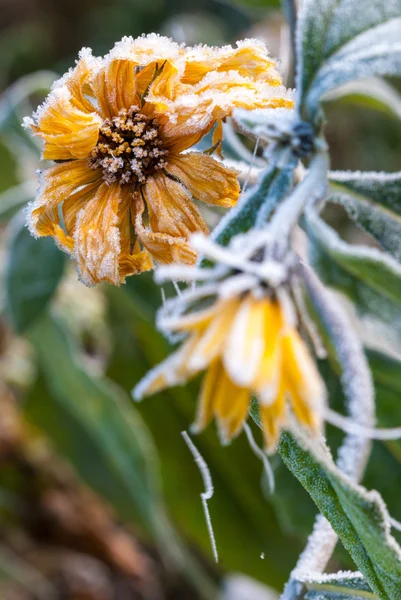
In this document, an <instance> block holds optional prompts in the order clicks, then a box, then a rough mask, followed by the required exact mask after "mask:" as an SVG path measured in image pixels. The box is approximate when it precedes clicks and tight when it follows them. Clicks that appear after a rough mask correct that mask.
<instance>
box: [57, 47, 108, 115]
mask: <svg viewBox="0 0 401 600" xmlns="http://www.w3.org/2000/svg"><path fill="white" fill-rule="evenodd" d="M100 65H101V60H100V59H99V58H96V57H94V56H92V51H91V49H90V48H82V50H81V51H80V52H79V58H78V61H77V64H76V66H75V67H74V68H72V69H70V70H69V71H68V72H67V73H66V74H65V75H64V76H63V77H62V78H61V79H59V80H58V81H56V82H55V83H54V84H53V89H56V88H58V87H62V86H65V87H67V89H68V90H69V92H70V93H71V103H72V104H73V105H74V106H76V108H77V109H78V110H81V111H83V112H88V113H91V112H94V110H95V105H94V103H93V102H92V101H91V100H92V99H93V91H92V88H91V80H92V77H93V75H94V74H95V73H96V71H97V70H98V69H99V68H100Z"/></svg>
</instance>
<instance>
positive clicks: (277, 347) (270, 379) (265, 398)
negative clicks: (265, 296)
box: [252, 302, 284, 405]
mask: <svg viewBox="0 0 401 600" xmlns="http://www.w3.org/2000/svg"><path fill="white" fill-rule="evenodd" d="M283 325H284V321H283V316H282V313H281V309H280V305H279V304H278V302H266V303H265V315H264V350H263V356H262V360H261V363H260V366H259V369H258V373H257V374H256V377H255V379H254V380H253V382H252V389H253V390H255V392H256V393H257V396H258V398H259V401H260V402H261V404H266V405H270V404H271V403H272V402H275V400H276V398H277V394H278V393H279V385H280V380H281V365H282V348H281V331H282V328H283Z"/></svg>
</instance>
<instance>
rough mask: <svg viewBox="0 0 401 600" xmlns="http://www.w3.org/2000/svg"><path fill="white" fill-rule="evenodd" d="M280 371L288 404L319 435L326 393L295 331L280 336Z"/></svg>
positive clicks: (303, 344) (313, 364) (306, 350)
mask: <svg viewBox="0 0 401 600" xmlns="http://www.w3.org/2000/svg"><path fill="white" fill-rule="evenodd" d="M282 348H283V369H284V378H285V381H286V384H287V389H288V391H289V392H290V394H291V404H292V407H293V409H294V412H295V414H296V416H297V417H298V419H299V420H300V421H301V422H302V423H305V424H306V425H308V426H310V427H312V428H313V429H316V430H317V431H319V430H320V429H321V426H322V423H321V421H322V414H323V408H324V405H325V402H326V391H325V387H324V384H323V382H322V379H321V377H320V375H319V372H318V370H317V367H316V365H315V363H314V362H313V360H312V358H311V356H310V354H309V351H308V349H307V347H306V345H305V342H304V341H303V340H302V339H301V337H300V335H299V333H298V332H297V331H295V330H293V331H290V332H289V333H287V334H286V335H284V336H283V339H282Z"/></svg>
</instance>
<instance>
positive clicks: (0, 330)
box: [0, 0, 401, 600]
mask: <svg viewBox="0 0 401 600" xmlns="http://www.w3.org/2000/svg"><path fill="white" fill-rule="evenodd" d="M0 9H1V23H0V42H1V52H0V89H1V97H0V227H1V243H0V252H1V259H0V260H1V264H0V268H1V282H0V298H1V316H0V597H1V598H2V599H3V598H4V599H5V600H31V599H33V598H36V599H53V598H54V599H59V598H60V599H64V598H65V599H78V600H79V599H81V600H91V599H93V600H130V599H144V600H145V599H151V600H162V599H166V600H167V599H175V600H184V599H190V598H191V599H192V598H193V599H197V598H206V599H208V600H212V599H213V598H214V597H215V594H216V593H217V590H220V591H219V592H218V593H219V594H220V596H219V597H221V598H224V599H225V600H241V599H242V600H244V599H245V600H248V599H249V600H251V599H252V600H253V599H255V600H258V598H259V597H260V599H261V600H263V599H265V600H268V599H269V598H275V597H278V596H277V590H281V589H282V586H283V585H284V582H285V581H286V579H287V577H288V575H289V572H290V570H291V568H292V567H293V566H294V565H295V562H296V559H297V556H298V554H299V552H300V551H301V550H302V548H303V545H304V543H305V540H306V537H307V535H308V533H309V532H310V530H311V527H312V523H313V518H314V514H315V510H314V507H313V505H312V503H311V501H310V500H309V498H308V496H307V495H306V493H305V492H304V491H303V490H302V489H301V487H300V486H299V484H297V483H296V482H295V481H294V479H293V478H292V476H291V475H290V474H289V473H288V472H287V471H286V469H285V467H284V466H283V465H282V464H281V462H280V459H279V457H278V456H277V457H273V459H272V465H273V467H274V469H275V474H276V491H275V493H274V494H271V493H270V492H269V489H268V486H267V482H266V480H265V477H264V476H263V468H262V464H261V462H260V461H259V460H258V458H257V457H256V456H255V455H254V454H253V453H252V451H251V450H250V448H249V445H248V443H247V440H246V438H245V436H244V435H241V437H240V438H239V439H238V440H236V441H235V442H234V443H233V444H232V445H231V446H229V447H227V448H223V447H221V446H220V444H219V442H218V439H217V436H216V432H215V430H214V427H210V428H209V429H208V430H207V432H205V433H204V434H202V435H201V436H199V437H197V438H196V439H195V443H196V445H197V447H198V448H199V450H200V452H201V454H202V455H203V457H204V458H205V460H206V462H207V464H208V466H209V468H210V472H211V475H212V479H213V482H214V487H215V492H214V496H213V499H212V500H211V501H210V502H209V505H210V512H211V518H212V521H213V525H214V530H215V537H216V543H217V547H218V551H219V556H220V561H219V564H218V565H216V564H214V561H213V555H212V551H211V546H210V540H209V538H208V534H207V528H206V523H205V519H204V515H203V512H202V505H201V500H200V496H199V495H200V493H201V492H202V491H203V484H202V480H201V477H200V474H199V471H198V469H197V467H196V465H195V464H194V461H193V458H192V456H191V454H190V453H189V451H188V449H187V447H186V446H185V443H184V441H183V439H182V437H181V431H183V430H186V429H188V427H189V425H190V423H191V420H192V418H193V415H194V411H195V405H196V396H197V389H198V384H199V382H198V381H195V382H193V383H192V384H191V385H189V386H187V387H185V388H179V389H175V390H169V391H167V392H166V393H164V394H162V395H159V396H156V397H153V398H151V399H149V400H147V401H146V402H144V403H143V404H141V405H139V406H136V405H135V406H134V405H133V402H132V400H131V397H130V390H131V389H132V387H133V386H134V385H135V383H136V382H137V381H138V380H139V378H140V377H141V376H142V375H143V374H144V373H145V372H146V371H147V369H148V368H149V367H151V366H152V365H154V364H155V363H157V362H159V361H160V360H161V359H162V358H163V357H164V356H166V354H167V353H168V351H169V346H168V343H167V342H166V341H165V340H164V339H163V338H162V337H161V336H160V335H159V334H158V333H157V332H156V331H155V328H154V313H155V310H156V309H157V307H158V306H159V303H160V300H161V297H160V289H158V288H157V286H156V285H155V284H154V282H153V279H152V275H151V274H145V275H142V276H140V277H132V278H130V279H129V281H128V282H127V284H126V285H125V286H123V287H121V288H119V289H117V288H111V287H110V286H99V287H97V288H93V289H87V288H85V287H84V286H83V285H82V284H80V283H79V282H78V281H77V278H76V273H75V271H74V268H73V265H72V263H71V262H70V261H69V260H67V259H66V258H65V257H64V255H63V254H62V253H61V252H60V251H59V250H57V249H56V248H55V246H54V244H53V242H52V240H47V239H46V240H40V241H35V240H33V239H32V238H31V237H30V236H29V234H28V233H27V231H26V229H25V228H24V223H23V222H24V216H23V207H24V205H25V204H26V202H28V201H29V200H31V199H32V198H33V197H34V194H35V189H36V175H35V171H36V169H37V168H38V167H39V166H40V162H39V155H40V149H39V148H38V147H37V146H36V144H35V142H34V141H33V140H32V139H31V138H29V137H28V136H27V135H26V134H25V133H24V131H23V130H22V129H21V127H20V123H21V120H22V117H23V116H24V115H26V114H29V113H30V112H31V111H32V110H33V109H34V108H36V106H37V104H38V103H40V102H41V101H42V100H43V98H44V96H45V94H46V93H47V92H48V89H49V86H50V85H51V82H52V81H53V80H54V79H55V77H56V76H58V75H60V74H62V73H64V72H65V71H66V70H67V69H68V68H69V67H70V66H71V65H73V64H74V60H75V58H76V56H77V53H78V51H79V50H80V48H81V47H83V46H90V47H91V48H93V51H94V53H95V54H103V53H105V52H107V51H108V50H109V48H110V47H111V46H112V45H113V44H114V42H115V41H117V40H119V39H120V38H121V37H122V36H123V35H132V36H134V37H135V36H137V35H140V34H142V33H147V32H152V31H157V32H160V33H162V34H165V35H168V36H172V37H174V39H175V40H176V41H178V42H185V43H187V44H196V43H199V42H202V43H207V44H219V45H220V44H224V43H232V42H234V41H235V40H237V39H241V38H244V37H258V38H261V39H263V40H265V41H266V42H267V43H268V46H269V48H270V50H271V53H272V54H273V55H275V56H279V57H280V59H281V61H282V69H283V72H284V73H283V74H284V77H286V72H285V71H286V69H287V65H288V56H289V54H288V53H289V44H288V32H287V30H286V27H285V24H284V22H283V18H282V14H281V12H280V7H279V4H278V3H277V2H273V1H272V2H269V1H267V0H247V1H245V0H238V1H236V2H234V1H233V2H224V1H217V0H191V2H188V0H152V1H149V0H114V1H113V2H111V1H106V0H103V1H102V0H68V1H64V0H62V1H59V2H55V1H54V0H0ZM327 109H328V120H329V124H328V127H327V135H328V139H329V143H330V147H331V151H332V162H333V166H334V167H335V168H340V169H343V168H358V169H376V170H381V169H387V170H396V169H397V168H399V149H400V148H401V131H400V127H399V125H398V121H396V120H395V118H394V115H391V114H388V113H386V112H385V111H380V110H377V107H372V106H367V105H366V103H365V102H364V103H363V104H361V102H360V101H359V100H358V98H355V97H353V98H351V99H349V98H348V100H343V101H338V102H336V103H331V104H330V105H328V107H327ZM395 123H397V126H394V124H395ZM334 220H335V221H336V222H337V224H338V225H339V226H340V227H343V228H344V229H345V228H346V227H348V225H347V223H346V222H345V219H344V215H342V214H341V215H338V212H337V213H336V214H335V215H334ZM166 293H167V294H168V293H172V290H169V289H168V288H167V289H166ZM321 367H322V369H324V370H325V378H326V381H327V383H328V386H329V388H330V393H331V395H332V398H333V399H334V400H336V399H337V401H338V402H341V398H340V394H339V391H338V383H337V379H336V377H335V376H334V374H333V373H331V371H330V370H329V368H328V366H327V365H325V364H322V365H321ZM380 385H381V388H380V389H381V392H380V393H381V395H382V398H383V402H384V404H385V403H386V402H387V405H388V406H389V407H390V406H391V402H392V398H393V399H394V397H395V396H396V395H397V394H398V391H397V390H393V389H390V390H389V389H388V388H387V387H386V384H385V381H384V382H382V383H381V384H380ZM392 394H393V396H392ZM389 410H390V408H389ZM331 433H332V434H333V435H332V436H331V437H332V441H333V442H334V443H337V442H338V438H339V437H340V436H338V435H336V434H335V433H333V432H331ZM255 436H257V437H258V440H259V441H260V437H259V436H258V432H257V431H256V432H255ZM400 461H401V451H400V449H399V447H398V445H397V444H396V443H393V444H391V443H389V444H386V445H384V444H377V445H376V447H375V454H374V458H373V461H372V463H371V467H370V470H369V472H368V474H367V478H366V483H367V485H369V486H372V487H375V486H377V485H379V484H380V485H382V488H383V485H384V487H385V489H384V497H385V499H386V500H387V502H388V503H389V506H390V509H391V511H392V514H393V516H394V517H396V518H398V519H401V508H400V506H399V502H398V496H397V494H396V490H397V485H398V486H399V485H400V476H399V473H400V472H401V471H400V469H399V462H400ZM331 566H332V567H333V568H338V567H349V566H352V565H350V563H349V559H348V558H347V557H346V555H345V554H344V553H342V552H341V550H339V552H338V553H337V555H336V557H335V559H334V560H333V563H332V565H331ZM234 574H236V575H235V576H234ZM257 582H259V583H257ZM266 586H267V587H266ZM269 590H270V591H269ZM274 590H276V592H274ZM241 594H242V595H241Z"/></svg>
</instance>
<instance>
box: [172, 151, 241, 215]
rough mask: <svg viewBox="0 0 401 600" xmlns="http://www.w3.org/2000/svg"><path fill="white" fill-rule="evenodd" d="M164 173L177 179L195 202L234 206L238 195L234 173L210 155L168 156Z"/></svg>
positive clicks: (194, 153)
mask: <svg viewBox="0 0 401 600" xmlns="http://www.w3.org/2000/svg"><path fill="white" fill-rule="evenodd" d="M166 170H167V172H168V173H171V174H172V175H174V176H175V177H178V179H180V181H182V183H183V184H184V185H185V187H186V188H187V189H188V190H189V192H190V193H191V195H192V196H193V197H194V198H196V199H197V200H202V201H203V202H207V203H208V204H214V205H217V206H224V207H227V208H228V207H231V206H234V205H235V204H236V202H237V200H238V196H239V194H240V191H241V190H240V186H239V183H238V179H237V171H235V170H234V169H229V168H228V167H225V166H224V165H223V164H222V163H220V162H218V161H217V160H215V159H214V158H212V157H211V156H208V155H206V154H200V153H199V152H190V153H188V154H182V155H181V154H177V155H172V156H169V157H168V165H167V167H166Z"/></svg>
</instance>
